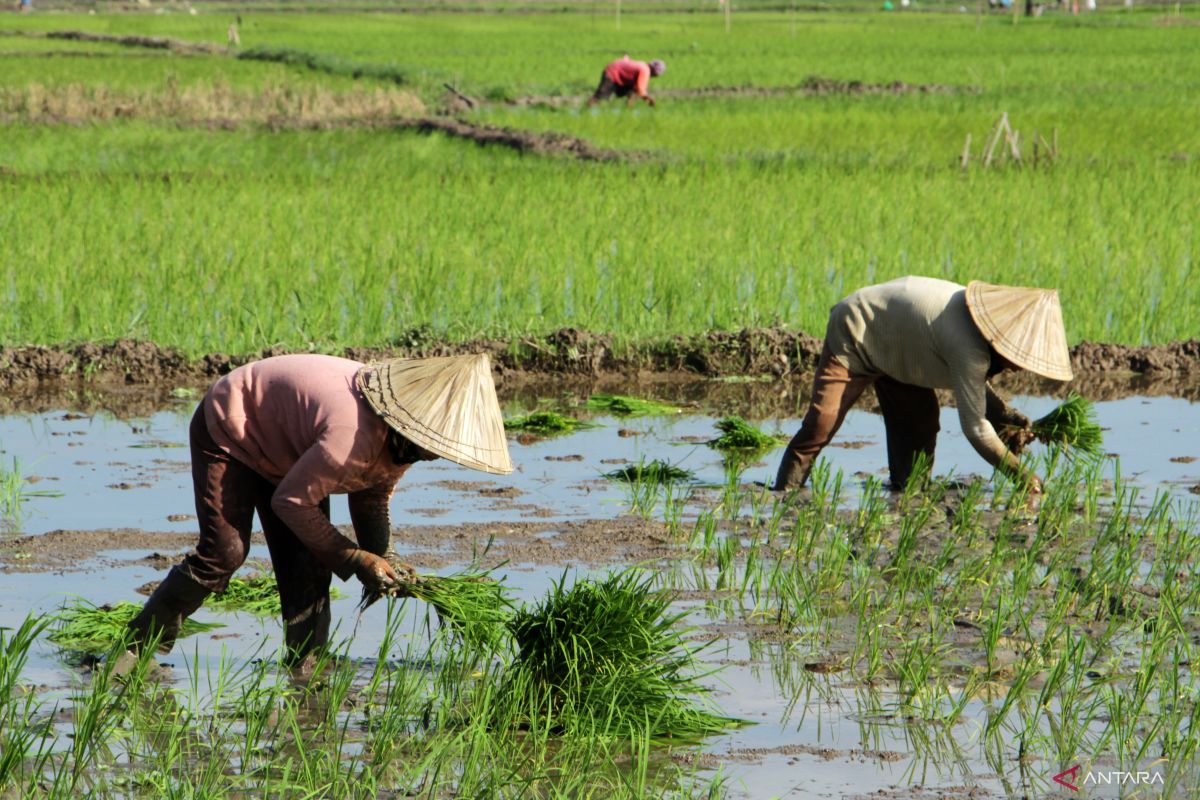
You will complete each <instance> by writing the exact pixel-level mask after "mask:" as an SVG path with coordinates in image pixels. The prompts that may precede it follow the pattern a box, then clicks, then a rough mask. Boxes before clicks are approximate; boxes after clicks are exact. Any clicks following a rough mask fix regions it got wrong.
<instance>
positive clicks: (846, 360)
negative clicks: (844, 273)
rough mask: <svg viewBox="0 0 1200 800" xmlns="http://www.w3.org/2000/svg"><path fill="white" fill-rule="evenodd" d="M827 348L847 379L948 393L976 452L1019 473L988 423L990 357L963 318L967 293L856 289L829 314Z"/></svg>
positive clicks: (927, 285)
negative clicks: (880, 379) (883, 379)
mask: <svg viewBox="0 0 1200 800" xmlns="http://www.w3.org/2000/svg"><path fill="white" fill-rule="evenodd" d="M825 343H826V345H827V346H828V347H829V349H830V352H831V353H832V355H833V357H834V358H835V359H837V360H838V362H839V363H841V364H842V365H843V366H845V367H846V368H847V369H848V370H850V372H851V373H852V374H855V375H886V376H888V377H889V378H892V379H893V380H897V381H900V382H901V383H907V384H911V385H913V386H924V387H927V388H930V389H950V390H951V391H953V392H954V399H955V403H956V404H957V405H958V419H959V424H961V425H962V429H963V433H965V434H966V436H967V439H968V440H969V441H970V442H971V445H972V446H973V447H974V448H975V450H976V452H978V453H979V455H981V456H982V457H983V458H984V459H985V460H986V461H987V462H988V463H989V464H992V465H993V466H1001V465H1002V464H1003V465H1004V466H1006V467H1010V468H1016V466H1017V459H1016V457H1015V456H1013V455H1012V454H1011V453H1010V452H1009V451H1008V448H1007V447H1005V446H1004V443H1003V442H1001V441H1000V437H998V436H997V435H996V431H995V429H994V428H993V427H992V424H991V423H990V422H988V420H987V418H986V416H985V413H986V408H987V372H988V367H989V366H990V364H991V349H990V347H989V346H988V343H987V340H985V339H984V338H983V334H981V333H980V332H979V328H977V327H976V326H975V322H974V321H973V320H972V319H971V313H970V312H969V311H968V310H967V300H966V287H964V286H960V285H959V284H957V283H951V282H950V281H944V280H939V279H937V278H922V277H915V276H909V277H906V278H898V279H896V280H894V281H888V282H887V283H881V284H878V285H875V286H867V287H865V288H862V289H859V290H858V291H857V292H855V293H854V294H852V295H850V296H849V297H847V298H846V299H844V300H842V301H841V302H840V303H838V304H837V305H835V306H834V307H833V309H832V311H831V312H830V314H829V327H828V329H827V330H826V332H825Z"/></svg>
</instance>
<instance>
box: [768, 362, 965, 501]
mask: <svg viewBox="0 0 1200 800" xmlns="http://www.w3.org/2000/svg"><path fill="white" fill-rule="evenodd" d="M872 385H873V386H874V387H875V396H876V397H877V398H878V399H879V409H880V411H881V412H882V413H883V424H884V428H885V430H886V432H887V451H888V470H889V472H890V473H891V482H892V486H894V487H896V488H903V487H904V486H905V485H906V484H907V483H908V479H909V477H910V476H911V474H912V469H913V463H914V462H915V461H916V458H917V456H918V455H919V454H924V455H925V456H926V457H927V458H928V461H929V463H930V465H932V463H933V451H934V448H935V447H936V445H937V435H938V431H939V430H940V429H941V427H940V424H939V421H938V414H939V409H938V401H937V395H936V394H935V393H934V391H933V389H927V388H925V387H923V386H913V385H911V384H907V383H901V382H900V381H897V380H894V379H892V378H889V377H886V376H883V377H873V376H868V375H855V374H853V373H851V372H850V370H848V369H847V368H846V367H843V366H842V365H841V364H840V363H838V362H837V361H835V360H834V358H833V355H832V353H830V352H829V349H828V348H825V349H824V350H822V351H821V358H820V361H819V362H818V363H817V370H816V373H815V374H814V376H813V395H812V402H811V403H810V405H809V407H808V412H807V413H806V414H805V415H804V422H803V423H802V424H801V426H800V430H799V431H798V432H797V433H796V435H795V436H793V437H792V440H791V441H790V442H789V443H788V446H787V450H786V451H785V452H784V455H783V461H782V462H781V463H780V465H779V473H778V475H777V476H776V478H775V486H774V488H775V489H798V488H800V487H801V486H803V485H804V483H805V482H806V481H807V480H808V474H809V472H811V471H812V464H813V461H814V460H815V459H816V457H817V455H818V454H819V453H820V452H821V451H822V450H823V449H825V447H826V446H827V445H828V444H829V443H830V442H831V441H833V437H834V434H836V433H837V431H838V428H840V427H841V426H842V422H843V421H844V420H845V419H846V413H847V412H848V411H849V410H850V408H851V407H852V406H853V405H854V403H855V401H857V400H858V398H859V396H860V395H861V394H862V393H863V392H864V391H865V390H866V388H867V387H868V386H872Z"/></svg>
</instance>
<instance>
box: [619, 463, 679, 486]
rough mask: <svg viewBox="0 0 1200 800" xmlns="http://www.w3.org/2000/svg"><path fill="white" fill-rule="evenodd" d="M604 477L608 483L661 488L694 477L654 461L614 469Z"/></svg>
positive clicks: (675, 467) (670, 465)
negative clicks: (646, 485)
mask: <svg viewBox="0 0 1200 800" xmlns="http://www.w3.org/2000/svg"><path fill="white" fill-rule="evenodd" d="M604 477H606V478H608V479H609V480H610V481H621V482H623V483H630V484H644V483H651V484H655V485H659V486H662V485H666V484H669V483H677V482H679V481H690V480H692V479H694V478H695V477H696V476H695V475H694V474H693V473H691V472H689V471H688V470H686V469H683V468H682V467H677V466H675V465H674V464H669V463H667V462H666V461H661V460H659V459H655V460H653V461H650V462H645V461H643V462H641V463H638V464H631V465H629V466H628V467H622V468H621V469H614V470H613V471H611V472H606V473H604Z"/></svg>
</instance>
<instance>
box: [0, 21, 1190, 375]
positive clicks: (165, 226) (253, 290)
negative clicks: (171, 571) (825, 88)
mask: <svg viewBox="0 0 1200 800" xmlns="http://www.w3.org/2000/svg"><path fill="white" fill-rule="evenodd" d="M201 8H203V7H202V6H201ZM972 9H974V6H973V7H972ZM611 11H612V7H611V6H604V7H601V6H592V7H587V6H580V7H579V11H578V13H568V14H509V15H505V14H462V13H458V14H407V15H406V14H342V15H331V14H310V15H306V14H267V13H250V12H247V13H246V14H245V15H244V18H243V22H242V25H241V28H240V31H241V36H242V44H243V48H244V49H245V48H251V47H271V48H284V47H286V48H292V49H295V50H298V51H305V52H307V53H312V54H320V55H321V56H322V57H323V58H325V60H326V62H329V63H334V64H335V65H340V66H338V68H337V69H331V70H325V71H322V70H313V69H306V68H304V67H293V66H285V65H283V64H278V63H264V62H260V61H248V60H239V59H237V58H234V57H231V56H225V55H211V56H183V55H171V54H168V53H165V52H158V51H146V50H142V49H134V48H128V47H120V46H117V45H111V44H84V43H71V42H62V41H55V40H47V39H42V38H33V37H28V36H18V35H11V34H12V33H14V32H17V31H20V32H37V31H45V30H62V29H88V30H93V31H97V32H104V33H110V34H118V35H126V34H140V35H158V36H172V37H178V38H182V39H188V40H193V41H206V42H213V43H224V40H225V31H226V28H227V26H228V24H229V23H230V21H232V19H233V16H232V12H228V13H208V11H207V10H206V11H205V13H200V14H197V15H195V16H191V15H186V14H166V15H150V14H146V15H135V14H119V15H118V14H113V15H106V14H99V15H94V16H92V15H70V14H41V15H5V16H4V17H2V18H0V31H4V32H7V33H9V34H10V35H5V36H0V68H2V69H0V119H2V120H3V121H4V127H3V130H2V131H0V293H2V295H3V311H0V342H2V343H5V344H21V343H45V344H58V343H66V342H74V341H80V340H105V339H111V338H115V337H122V336H134V337H138V338H145V339H150V340H154V341H156V342H159V343H160V344H164V345H173V346H177V347H180V348H182V349H184V350H185V351H186V352H188V353H191V354H197V355H198V354H201V353H206V352H213V351H222V352H250V351H254V350H257V349H260V348H262V347H266V346H271V345H283V346H287V347H294V348H311V349H326V350H337V349H340V348H343V347H347V346H352V345H385V344H388V343H390V342H393V341H395V340H396V338H397V337H398V336H400V335H401V334H402V333H404V332H405V331H409V330H411V329H414V328H427V329H429V331H430V332H431V333H433V334H434V335H436V336H439V337H444V338H447V339H452V340H466V339H471V338H475V337H480V336H508V337H511V336H516V335H523V334H537V333H544V332H547V331H550V330H553V329H555V328H558V327H561V326H575V327H580V328H587V329H591V330H594V331H600V332H608V333H613V334H615V335H616V336H617V338H618V340H619V341H621V342H625V343H630V342H637V341H642V340H646V339H653V338H657V337H662V336H666V335H671V334H680V333H682V334H690V333H698V332H703V331H706V330H711V329H739V328H742V327H746V326H757V325H774V324H780V325H787V326H791V327H795V328H798V329H801V330H804V331H807V332H809V333H813V334H817V335H820V334H821V333H822V332H823V329H824V323H825V314H826V312H827V310H828V307H829V306H830V305H831V304H832V303H833V302H836V300H837V299H839V298H840V297H841V296H843V295H845V294H847V293H848V292H850V291H853V290H854V289H855V288H857V287H858V286H860V285H864V284H867V283H871V282H876V281H882V280H887V279H889V278H892V277H895V276H899V275H904V274H925V275H936V276H943V277H947V278H950V279H953V280H958V281H962V282H965V281H967V280H970V279H973V278H979V279H983V280H989V281H994V282H1001V283H1014V284H1029V285H1039V286H1053V287H1057V288H1059V289H1060V291H1061V293H1062V297H1063V304H1064V309H1065V313H1066V322H1067V328H1068V334H1069V337H1070V339H1071V341H1072V342H1076V341H1079V340H1081V339H1091V340H1105V341H1117V342H1125V343H1134V344H1140V343H1158V342H1166V341H1171V340H1177V339H1185V338H1191V337H1194V336H1196V334H1197V328H1198V327H1200V324H1198V323H1197V321H1196V320H1197V319H1198V318H1200V315H1198V314H1197V313H1196V310H1197V309H1200V289H1198V288H1197V286H1196V278H1197V275H1198V272H1197V270H1196V268H1195V258H1196V254H1197V245H1198V243H1200V242H1198V239H1197V226H1196V217H1197V208H1200V202H1198V201H1200V180H1198V178H1200V102H1198V101H1200V77H1198V76H1200V69H1198V68H1200V46H1198V45H1200V25H1195V24H1191V23H1194V22H1197V21H1200V17H1196V16H1195V14H1194V11H1192V10H1191V8H1190V7H1184V14H1183V16H1182V17H1163V16H1161V15H1162V9H1161V8H1157V9H1152V10H1142V11H1135V12H1132V13H1128V12H1125V11H1122V10H1116V9H1105V10H1104V11H1103V12H1102V13H1100V14H1097V15H1092V16H1088V17H1072V16H1070V15H1066V14H1058V15H1057V16H1056V15H1051V14H1048V15H1046V16H1043V17H1042V18H1039V19H1021V20H1019V22H1017V23H1016V24H1014V22H1013V18H1012V17H1010V16H1008V15H986V14H985V15H976V14H974V13H967V14H959V13H953V12H951V13H907V14H900V13H895V14H884V13H872V12H862V13H857V14H846V13H840V14H839V13H791V12H753V13H751V12H742V13H735V14H734V17H733V21H732V29H731V30H730V31H729V32H728V33H727V32H726V31H725V28H724V23H723V20H722V18H721V17H720V15H719V14H716V13H673V14H666V13H629V14H626V15H624V16H623V18H622V23H621V30H620V31H617V30H616V29H615V19H614V17H613V15H612V13H611ZM1189 15H1191V16H1189ZM64 52H65V53H68V55H63V54H62V53H64ZM83 52H87V53H88V55H78V53H83ZM622 52H630V53H631V54H633V55H635V56H638V57H646V58H651V57H661V58H663V59H665V60H666V61H667V63H668V71H667V74H666V75H664V76H663V77H662V78H661V79H657V80H655V81H654V82H653V83H652V87H651V88H652V91H665V90H669V89H675V90H678V89H686V88H689V87H692V88H694V87H731V88H732V87H747V86H755V87H788V86H795V85H797V84H799V83H800V82H801V81H803V80H804V79H805V78H806V77H808V76H814V75H816V76H822V77H827V78H833V79H838V80H860V81H865V82H868V83H889V82H892V81H897V80H899V81H905V82H907V83H909V84H938V85H939V86H941V87H948V88H949V90H947V91H941V92H937V93H928V94H926V93H921V92H912V93H905V94H898V95H891V94H878V95H877V94H866V95H828V96H820V97H815V96H810V95H806V94H803V93H793V94H784V95H779V96H770V97H763V96H736V95H731V96H725V97H719V98H704V99H699V98H686V97H678V98H671V97H664V98H663V99H662V102H660V104H659V106H658V107H657V108H654V109H650V108H646V107H642V106H638V107H635V108H632V109H627V108H625V106H624V104H622V103H614V104H608V105H606V106H602V107H599V108H596V109H592V110H586V109H581V108H580V107H579V103H578V102H577V101H576V100H570V101H563V103H562V105H557V106H554V107H547V106H544V105H543V106H536V105H535V106H526V105H520V106H518V105H512V104H510V103H509V102H506V101H511V100H515V99H517V98H521V97H526V96H529V95H537V96H549V97H556V96H567V97H572V98H577V99H578V100H582V98H583V96H585V95H586V93H587V92H588V91H589V90H590V89H591V88H592V87H593V86H594V84H595V80H596V78H597V76H598V74H599V71H600V68H601V67H602V66H603V64H604V63H605V62H606V60H608V59H609V58H611V57H615V56H619V55H620V54H621V53H622ZM50 53H56V55H50ZM355 64H369V65H376V66H386V67H388V68H389V69H390V70H391V72H392V73H393V74H394V75H397V76H401V83H400V86H401V88H402V89H403V90H404V91H409V92H411V93H412V94H413V96H414V98H416V99H418V100H419V102H421V103H424V105H425V107H426V111H425V112H424V113H426V114H428V115H433V114H435V113H436V112H437V111H438V105H439V103H440V102H441V99H442V95H443V93H444V89H443V88H442V84H443V83H445V82H450V83H452V84H453V85H454V86H456V87H457V88H458V89H459V90H460V91H463V92H466V93H468V94H470V95H471V96H473V97H476V98H480V99H483V100H484V101H485V102H484V103H483V105H482V106H481V107H479V108H477V109H475V110H473V111H469V112H467V114H466V117H465V118H466V119H469V120H471V121H474V122H478V123H487V124H497V125H504V126H508V127H514V128H520V129H526V130H532V131H556V132H564V133H569V134H572V135H574V136H578V137H581V138H583V139H585V140H587V141H589V142H591V143H592V144H595V145H598V146H603V147H610V148H616V149H620V150H628V151H631V152H635V153H636V154H637V156H638V158H637V160H635V161H630V162H610V163H588V162H580V161H577V160H572V159H569V158H565V157H544V156H532V155H520V154H517V153H514V152H511V151H506V150H500V149H496V148H481V147H479V146H477V145H475V144H472V143H470V142H464V141H456V140H449V139H446V138H444V137H442V136H440V135H439V136H427V135H422V134H417V133H412V132H401V131H390V130H368V129H348V130H346V129H340V130H316V131H297V130H286V131H272V130H269V129H266V128H264V127H262V126H261V125H257V124H254V123H252V122H248V123H247V124H244V125H237V126H232V127H231V129H212V128H210V127H205V126H196V125H191V124H180V121H179V120H175V119H172V118H170V117H169V116H163V117H159V118H149V117H142V118H136V119H121V120H103V121H88V120H87V119H77V120H54V119H45V118H39V117H38V116H37V115H36V114H32V113H31V112H30V104H29V101H28V97H29V93H30V91H31V89H30V87H31V86H32V87H35V88H36V91H38V92H42V93H54V92H56V91H57V92H62V91H67V90H71V91H76V92H82V93H84V94H87V93H88V92H93V93H94V92H96V91H98V90H99V88H101V87H102V88H103V90H104V91H105V92H107V93H108V94H107V95H105V96H117V97H119V96H122V95H127V96H129V97H140V98H143V100H144V98H146V97H148V96H154V95H161V94H164V93H170V92H178V91H181V90H182V89H196V88H200V89H213V88H214V87H216V88H218V89H222V90H225V91H232V92H244V93H254V92H264V93H265V92H275V93H279V92H287V91H295V92H303V91H316V90H320V91H323V92H331V93H341V94H353V93H364V92H372V91H378V90H379V89H380V87H382V86H385V85H386V86H387V87H389V88H390V89H393V90H394V89H395V88H396V86H395V82H394V81H382V80H373V79H368V78H361V79H357V80H356V79H354V78H353V77H351V76H350V75H349V74H346V71H345V69H343V68H344V67H346V65H351V66H353V65H355ZM339 70H341V71H340V72H339ZM3 98H7V100H4V99H3ZM21 98H25V99H24V100H22V99H21ZM22 103H24V104H22ZM1003 112H1007V113H1008V115H1009V118H1010V120H1011V121H1012V124H1013V127H1015V128H1016V129H1018V130H1019V131H1020V132H1021V133H1022V137H1023V138H1024V139H1025V140H1026V146H1025V152H1026V155H1027V156H1028V155H1029V152H1030V151H1029V149H1028V147H1029V145H1028V140H1029V138H1030V137H1032V135H1033V133H1034V132H1035V131H1036V132H1038V133H1039V134H1041V135H1042V136H1044V137H1046V138H1051V136H1052V134H1056V135H1057V140H1058V143H1059V156H1058V158H1057V159H1056V160H1055V161H1054V162H1053V163H1045V162H1044V161H1043V163H1041V164H1039V166H1038V167H1037V168H1034V167H1032V166H1031V165H1028V164H1027V165H1025V166H1024V167H1014V166H1012V165H1007V164H1004V165H996V166H993V167H992V168H990V169H984V168H982V166H980V165H978V164H973V165H972V166H971V167H970V168H968V169H967V170H965V171H964V170H962V169H960V168H959V165H958V159H959V155H960V153H961V151H962V149H963V143H964V140H965V138H966V136H967V135H968V134H970V135H971V136H972V139H973V142H974V148H975V152H976V153H978V150H979V147H980V143H981V141H982V140H983V139H985V138H986V136H987V135H988V133H989V131H990V129H991V127H992V125H993V124H994V123H995V121H996V119H997V118H998V117H999V115H1000V114H1001V113H1003Z"/></svg>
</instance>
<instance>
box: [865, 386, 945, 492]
mask: <svg viewBox="0 0 1200 800" xmlns="http://www.w3.org/2000/svg"><path fill="white" fill-rule="evenodd" d="M875 396H876V397H878V398H879V410H880V412H882V414H883V424H884V427H885V428H886V429H887V451H888V470H889V472H890V473H891V480H892V487H893V488H895V489H903V488H904V487H905V486H906V485H907V484H908V479H909V477H911V475H912V471H913V464H914V463H915V461H916V459H917V456H918V455H920V454H924V455H925V456H926V458H927V459H928V464H929V466H930V467H932V466H933V451H934V448H935V447H936V446H937V435H938V431H939V430H940V428H941V426H940V425H939V423H938V399H937V394H936V393H935V392H934V391H933V389H927V388H925V387H924V386H913V385H911V384H907V383H901V382H900V381H897V380H893V379H891V378H888V377H883V378H880V379H879V380H878V381H876V382H875Z"/></svg>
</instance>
